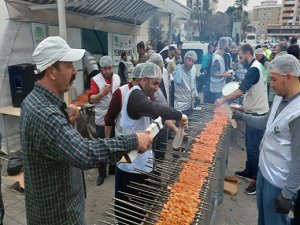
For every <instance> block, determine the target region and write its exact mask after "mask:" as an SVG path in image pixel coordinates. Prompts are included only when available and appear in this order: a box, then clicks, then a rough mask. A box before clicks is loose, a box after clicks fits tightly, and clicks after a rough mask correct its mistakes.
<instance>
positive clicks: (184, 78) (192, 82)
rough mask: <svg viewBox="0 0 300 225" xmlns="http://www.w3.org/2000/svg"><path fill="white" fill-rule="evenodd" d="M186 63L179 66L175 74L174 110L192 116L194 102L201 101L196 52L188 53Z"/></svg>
mask: <svg viewBox="0 0 300 225" xmlns="http://www.w3.org/2000/svg"><path fill="white" fill-rule="evenodd" d="M183 60H184V62H183V64H182V65H181V64H180V65H177V66H176V69H175V71H174V72H173V80H174V88H175V92H174V108H175V109H177V110H180V111H181V112H182V113H183V114H185V115H187V116H190V115H191V114H192V113H193V109H194V101H195V100H196V101H199V96H198V92H197V89H196V67H195V66H194V64H195V61H197V54H196V52H195V51H187V52H186V53H185V55H184V59H183Z"/></svg>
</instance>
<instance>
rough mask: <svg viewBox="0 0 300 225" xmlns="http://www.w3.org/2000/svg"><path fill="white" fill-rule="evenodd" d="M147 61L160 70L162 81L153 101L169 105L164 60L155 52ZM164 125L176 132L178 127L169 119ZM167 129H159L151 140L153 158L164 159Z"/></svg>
mask: <svg viewBox="0 0 300 225" xmlns="http://www.w3.org/2000/svg"><path fill="white" fill-rule="evenodd" d="M148 62H151V63H154V64H155V65H157V66H159V67H160V69H161V70H162V81H161V83H160V88H159V90H158V91H157V92H156V93H155V96H154V99H153V100H154V101H156V102H160V103H162V104H166V105H170V103H169V102H170V93H169V91H170V90H169V87H170V85H171V81H170V77H169V74H168V71H167V69H166V68H164V61H163V58H162V56H161V55H160V54H158V53H155V54H153V55H151V56H150V58H149V60H148ZM165 125H166V126H167V127H168V128H170V129H171V130H172V131H173V132H175V133H177V131H178V129H177V127H176V126H175V125H174V123H173V122H172V121H171V120H166V121H165ZM167 138H168V130H167V128H166V127H164V128H163V129H161V130H160V131H159V133H158V134H157V135H156V137H155V138H154V140H153V144H152V146H153V150H154V151H155V150H157V151H155V154H154V155H155V159H160V160H164V158H165V151H166V149H167V140H168V139H167Z"/></svg>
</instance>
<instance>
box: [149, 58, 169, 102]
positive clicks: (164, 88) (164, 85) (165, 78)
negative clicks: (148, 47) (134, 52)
mask: <svg viewBox="0 0 300 225" xmlns="http://www.w3.org/2000/svg"><path fill="white" fill-rule="evenodd" d="M148 62H151V63H154V64H155V65H157V66H159V67H160V68H161V70H162V82H161V83H160V89H161V92H162V93H163V95H164V97H165V99H166V101H167V103H168V104H169V105H170V86H171V80H170V76H169V74H168V71H167V69H166V68H164V60H163V58H162V56H161V55H160V54H158V53H154V54H152V55H151V56H150V58H149V60H148Z"/></svg>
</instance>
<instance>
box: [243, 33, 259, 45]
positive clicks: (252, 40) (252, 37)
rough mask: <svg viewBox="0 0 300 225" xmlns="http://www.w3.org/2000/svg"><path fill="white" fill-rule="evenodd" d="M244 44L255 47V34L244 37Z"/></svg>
mask: <svg viewBox="0 0 300 225" xmlns="http://www.w3.org/2000/svg"><path fill="white" fill-rule="evenodd" d="M245 42H246V44H249V45H251V46H256V45H257V36H256V34H255V33H249V34H247V36H246V39H245Z"/></svg>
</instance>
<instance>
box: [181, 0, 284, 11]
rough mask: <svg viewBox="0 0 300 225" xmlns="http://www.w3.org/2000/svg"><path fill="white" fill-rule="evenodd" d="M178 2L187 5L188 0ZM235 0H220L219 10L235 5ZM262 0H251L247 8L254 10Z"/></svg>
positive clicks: (279, 0)
mask: <svg viewBox="0 0 300 225" xmlns="http://www.w3.org/2000/svg"><path fill="white" fill-rule="evenodd" d="M177 1H178V2H180V3H182V4H184V5H186V0H177ZM234 2H235V0H219V4H218V11H221V12H225V11H226V9H227V8H228V7H229V6H233V5H234ZM261 2H262V0H249V3H248V7H247V8H246V9H247V10H252V8H253V6H255V5H260V4H261ZM277 2H278V3H282V0H277Z"/></svg>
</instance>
